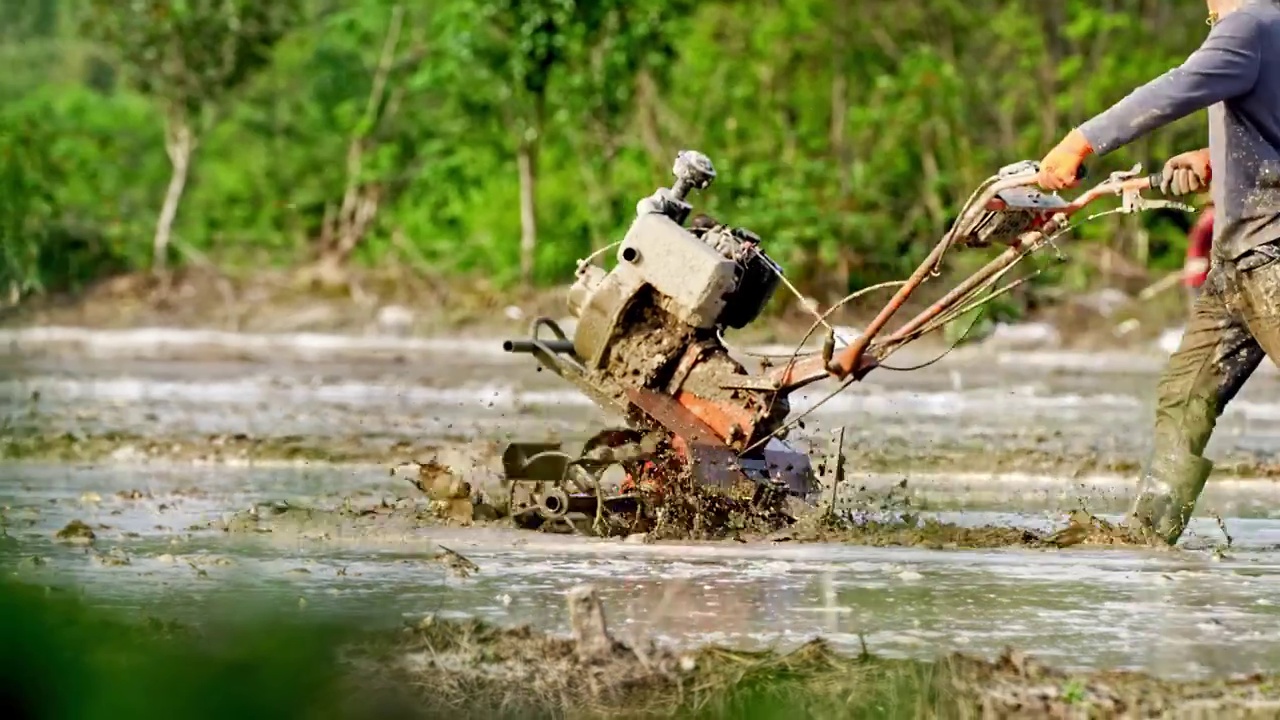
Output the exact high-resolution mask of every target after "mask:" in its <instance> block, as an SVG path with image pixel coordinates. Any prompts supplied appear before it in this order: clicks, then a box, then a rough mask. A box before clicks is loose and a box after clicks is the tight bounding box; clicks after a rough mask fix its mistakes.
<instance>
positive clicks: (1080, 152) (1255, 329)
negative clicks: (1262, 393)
mask: <svg viewBox="0 0 1280 720" xmlns="http://www.w3.org/2000/svg"><path fill="white" fill-rule="evenodd" d="M1208 6H1209V21H1210V24H1211V25H1212V29H1211V30H1210V31H1209V36H1208V37H1207V38H1206V39H1205V41H1204V43H1203V44H1202V45H1201V46H1200V48H1199V49H1197V50H1196V51H1195V52H1194V53H1193V54H1192V55H1191V56H1190V57H1189V58H1188V59H1187V61H1186V62H1185V63H1183V64H1182V65H1181V66H1180V67H1177V68H1174V69H1173V70H1170V71H1169V72H1168V73H1165V74H1164V75H1162V76H1161V77H1159V78H1157V79H1155V80H1153V81H1151V82H1150V83H1148V84H1146V85H1144V86H1142V87H1141V88H1138V89H1137V90H1135V91H1134V92H1133V93H1131V94H1130V95H1129V96H1128V97H1126V98H1125V99H1123V100H1121V101H1120V102H1119V103H1117V104H1116V105H1115V106H1114V107H1112V108H1111V109H1109V110H1107V111H1106V112H1104V113H1102V114H1101V115H1099V116H1097V117H1095V118H1093V119H1092V120H1090V121H1088V122H1086V123H1084V124H1083V125H1081V126H1080V127H1079V128H1077V129H1076V130H1073V131H1072V132H1071V133H1070V134H1068V135H1067V137H1066V138H1065V139H1063V141H1062V142H1061V143H1059V144H1058V146H1057V147H1055V148H1054V149H1053V150H1052V151H1051V152H1050V153H1049V154H1048V155H1047V156H1046V157H1045V159H1044V161H1043V162H1042V163H1041V171H1040V177H1039V182H1040V185H1041V186H1042V187H1043V188H1045V189H1046V190H1058V189H1061V188H1065V187H1071V186H1074V185H1075V184H1076V182H1077V177H1078V174H1079V169H1080V167H1081V165H1082V164H1083V162H1084V160H1085V158H1086V157H1088V156H1089V155H1093V154H1096V155H1105V154H1106V153H1109V152H1111V151H1113V150H1115V149H1116V148H1119V147H1122V146H1124V145H1127V144H1128V143H1130V142H1132V141H1134V140H1135V139H1137V138H1139V137H1141V136H1143V135H1145V134H1147V133H1149V132H1151V131H1153V130H1156V129H1158V128H1160V127H1163V126H1165V125H1168V124H1169V123H1171V122H1174V121H1175V120H1178V119H1180V118H1182V117H1185V116H1187V115H1189V114H1191V113H1193V112H1196V111H1197V110H1202V109H1204V108H1209V147H1208V149H1206V150H1198V151H1195V152H1190V153H1185V154H1183V155H1179V156H1177V157H1175V158H1173V159H1172V160H1170V161H1169V162H1168V163H1167V164H1166V165H1165V167H1164V177H1165V179H1164V185H1163V187H1162V188H1161V189H1162V190H1163V191H1165V192H1166V193H1171V194H1185V193H1191V192H1196V191H1198V190H1200V189H1201V188H1203V187H1204V186H1206V185H1210V182H1209V181H1210V168H1212V181H1213V182H1212V183H1211V192H1212V195H1213V200H1214V205H1215V215H1216V217H1215V220H1214V240H1213V250H1212V252H1213V258H1214V262H1213V267H1212V269H1210V271H1209V276H1208V278H1207V280H1206V282H1205V285H1204V288H1203V290H1202V292H1201V294H1200V297H1199V298H1198V299H1197V300H1196V303H1195V306H1194V308H1193V310H1192V315H1191V318H1190V320H1189V321H1188V323H1187V329H1186V332H1185V333H1184V334H1183V337H1182V344H1181V346H1180V347H1179V348H1178V350H1177V351H1176V352H1175V353H1174V354H1173V355H1172V356H1171V357H1170V358H1169V362H1168V365H1167V366H1166V367H1165V370H1164V373H1163V375H1162V376H1161V378H1160V383H1159V389H1158V395H1159V398H1158V401H1157V407H1156V418H1155V439H1154V447H1153V448H1152V451H1151V456H1150V458H1149V459H1148V461H1147V464H1146V467H1145V468H1144V469H1143V472H1142V478H1141V483H1140V487H1139V492H1138V498H1137V500H1136V501H1135V503H1134V507H1133V510H1132V513H1131V520H1132V521H1134V523H1135V524H1136V526H1137V528H1136V529H1138V530H1140V531H1142V532H1143V534H1144V535H1146V536H1147V537H1149V538H1152V539H1157V538H1158V539H1159V540H1161V541H1163V542H1166V543H1168V544H1173V543H1176V542H1177V541H1178V538H1179V536H1181V535H1182V531H1183V530H1184V529H1185V527H1186V524H1187V521H1188V519H1189V518H1190V515H1191V511H1192V509H1193V508H1194V507H1195V503H1196V499H1197V498H1198V497H1199V495H1200V492H1201V491H1202V490H1203V489H1204V484H1205V480H1206V479H1207V478H1208V476H1209V472H1210V471H1211V470H1212V468H1213V464H1212V463H1211V462H1209V461H1208V460H1206V459H1205V458H1204V457H1203V453H1204V449H1205V446H1206V445H1207V444H1208V442H1209V437H1210V436H1211V435H1212V433H1213V429H1214V426H1215V425H1216V424H1217V420H1218V417H1219V416H1220V415H1221V414H1222V411H1223V410H1224V409H1225V407H1226V405H1227V403H1229V402H1230V401H1231V399H1232V398H1233V397H1234V396H1235V394H1236V393H1237V392H1238V391H1239V390H1240V387H1241V386H1242V385H1243V384H1244V382H1245V380H1247V379H1248V378H1249V376H1250V375H1251V374H1252V373H1253V371H1254V370H1255V369H1257V367H1258V365H1259V364H1260V363H1261V362H1262V358H1263V357H1264V356H1268V357H1270V358H1271V360H1272V362H1278V364H1280V261H1278V260H1280V6H1278V5H1277V3H1276V2H1274V0H1208Z"/></svg>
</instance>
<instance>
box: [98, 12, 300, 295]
mask: <svg viewBox="0 0 1280 720" xmlns="http://www.w3.org/2000/svg"><path fill="white" fill-rule="evenodd" d="M90 7H91V12H90V13H89V14H88V15H87V17H86V22H85V30H86V33H87V34H88V35H89V36H90V37H92V38H94V39H96V40H99V41H101V42H104V43H105V44H107V45H108V46H109V47H111V48H112V49H113V50H114V52H115V53H116V54H117V56H118V58H119V60H120V62H121V63H122V64H123V65H124V67H125V69H126V72H127V75H126V78H127V80H128V82H130V83H131V84H132V85H134V86H135V87H137V88H138V90H139V91H141V92H142V93H144V94H146V95H149V96H151V97H153V98H155V99H156V100H157V101H158V102H159V103H160V105H161V108H162V110H163V113H164V118H165V152H166V153H167V154H168V156H169V162H170V163H171V165H172V175H171V177H170V180H169V187H168V190H167V191H166V192H165V196H164V204H163V205H162V206H161V209H160V216H159V218H158V220H157V221H156V231H155V237H154V239H153V241H152V253H153V257H152V264H153V267H154V268H155V269H156V270H158V271H164V270H165V268H166V262H167V259H168V251H169V240H170V236H171V233H172V230H173V222H174V219H175V218H176V217H177V214H178V205H179V203H180V202H181V200H182V194H183V191H184V190H185V189H186V185H187V180H188V177H189V175H190V171H191V159H192V154H193V153H194V152H195V149H196V145H197V144H198V142H199V135H200V132H201V131H202V130H203V129H204V128H205V127H206V126H207V125H209V124H211V123H212V122H213V117H212V113H214V112H215V111H216V110H217V108H218V105H219V103H221V102H223V101H224V100H225V98H226V97H227V95H228V94H229V93H231V92H232V91H234V90H235V89H236V88H238V87H239V86H241V85H242V84H244V83H245V82H246V81H247V80H248V79H249V78H250V77H251V76H252V75H253V73H255V72H257V71H258V70H260V69H261V68H262V67H264V66H265V65H266V64H267V63H268V62H270V59H271V49H272V47H273V46H274V45H275V44H276V43H277V42H278V41H279V40H280V39H281V38H282V37H283V36H284V34H285V33H286V32H287V31H288V30H289V29H290V28H291V27H292V26H293V25H294V24H295V23H296V21H297V19H298V17H299V13H300V10H301V0H271V2H257V1H256V0H129V1H128V2H120V1H119V0H91V5H90Z"/></svg>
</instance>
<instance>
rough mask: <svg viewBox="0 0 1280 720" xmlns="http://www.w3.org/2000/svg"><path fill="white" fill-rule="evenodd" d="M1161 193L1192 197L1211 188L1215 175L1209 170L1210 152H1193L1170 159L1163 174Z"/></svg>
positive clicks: (1206, 150) (1205, 150)
mask: <svg viewBox="0 0 1280 720" xmlns="http://www.w3.org/2000/svg"><path fill="white" fill-rule="evenodd" d="M1161 174H1162V175H1163V176H1164V177H1163V182H1161V183H1160V192H1162V193H1164V194H1165V195H1190V194H1191V193H1197V192H1200V191H1201V190H1204V189H1205V188H1207V187H1209V180H1210V179H1211V178H1212V176H1213V173H1212V172H1211V171H1210V169H1209V150H1208V148H1206V149H1204V150H1193V151H1191V152H1187V153H1182V154H1181V155H1176V156H1174V157H1172V158H1170V159H1169V162H1167V163H1165V164H1164V171H1163V172H1162V173H1161Z"/></svg>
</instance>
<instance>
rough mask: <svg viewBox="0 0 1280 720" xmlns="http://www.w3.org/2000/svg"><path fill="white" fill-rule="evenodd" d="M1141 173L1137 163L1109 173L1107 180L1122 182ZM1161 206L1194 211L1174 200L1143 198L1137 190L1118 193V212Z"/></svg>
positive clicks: (1154, 208) (1134, 211)
mask: <svg viewBox="0 0 1280 720" xmlns="http://www.w3.org/2000/svg"><path fill="white" fill-rule="evenodd" d="M1141 174H1142V164H1141V163H1139V164H1137V165H1134V166H1133V167H1132V168H1131V169H1129V170H1127V171H1125V170H1122V171H1119V172H1113V173H1111V177H1110V178H1108V182H1116V183H1120V182H1124V181H1125V180H1133V179H1134V178H1136V177H1139V176H1140V175H1141ZM1162 208H1169V209H1171V210H1182V211H1185V212H1195V211H1196V209H1195V208H1193V207H1191V206H1190V205H1187V204H1186V203H1180V202H1178V201H1176V200H1152V199H1150V198H1145V197H1143V196H1142V193H1141V192H1140V191H1138V190H1124V191H1122V192H1121V193H1120V212H1122V213H1124V214H1126V215H1132V214H1133V213H1137V212H1143V211H1144V210H1159V209H1162Z"/></svg>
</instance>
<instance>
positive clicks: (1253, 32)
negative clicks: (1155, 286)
mask: <svg viewBox="0 0 1280 720" xmlns="http://www.w3.org/2000/svg"><path fill="white" fill-rule="evenodd" d="M1204 108H1209V154H1210V158H1211V159H1210V163H1211V167H1212V169H1213V182H1212V188H1211V193H1212V196H1213V201H1214V204H1215V205H1216V206H1217V208H1216V217H1215V218H1214V243H1213V244H1214V254H1215V255H1216V256H1218V257H1222V258H1227V259H1235V258H1237V257H1239V256H1240V255H1242V254H1243V253H1245V252H1248V251H1249V250H1251V249H1253V248H1255V247H1257V246H1258V245H1261V244H1263V243H1268V242H1272V241H1274V240H1280V4H1277V2H1276V0H1245V2H1244V3H1243V4H1242V5H1241V6H1240V8H1239V9H1238V10H1236V11H1235V12H1231V13H1228V14H1226V15H1224V16H1223V17H1222V18H1221V19H1220V20H1219V21H1218V22H1217V24H1215V25H1214V26H1213V29H1212V30H1211V31H1210V32H1209V36H1208V37H1207V38H1206V39H1205V41H1204V44H1202V45H1201V46H1200V48H1199V49H1198V50H1196V51H1195V52H1194V53H1192V54H1191V56H1190V57H1189V58H1187V60H1186V62H1184V63H1183V64H1182V65H1181V66H1179V67H1176V68H1174V69H1173V70H1170V71H1169V72H1167V73H1165V74H1164V75H1161V76H1160V77H1158V78H1156V79H1155V80H1152V81H1151V82H1149V83H1147V84H1146V85H1143V86H1142V87H1140V88H1138V89H1137V90H1135V91H1133V92H1132V93H1130V94H1129V96H1128V97H1126V98H1124V99H1123V100H1121V101H1120V102H1118V103H1116V104H1115V105H1114V106H1112V107H1111V108H1110V109H1109V110H1107V111H1106V112H1104V113H1102V114H1101V115H1098V116H1097V117H1095V118H1093V119H1092V120H1089V121H1088V122H1086V123H1084V124H1083V125H1081V126H1080V132H1081V133H1082V134H1083V135H1084V136H1085V138H1087V139H1088V140H1089V144H1090V145H1092V146H1093V149H1094V152H1095V153H1096V154H1098V155H1105V154H1106V153H1109V152H1111V151H1112V150H1115V149H1117V148H1119V147H1122V146H1124V145H1127V144H1129V143H1131V142H1133V141H1134V140H1136V139H1137V138H1139V137H1141V136H1143V135H1145V134H1147V133H1149V132H1151V131H1152V130H1156V129H1158V128H1160V127H1163V126H1165V125H1168V124H1169V123H1172V122H1174V121H1176V120H1179V119H1181V118H1183V117H1186V116H1187V115H1190V114H1191V113H1193V112H1195V111H1197V110H1201V109H1204Z"/></svg>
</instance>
